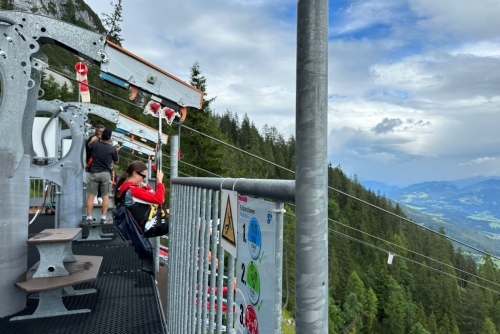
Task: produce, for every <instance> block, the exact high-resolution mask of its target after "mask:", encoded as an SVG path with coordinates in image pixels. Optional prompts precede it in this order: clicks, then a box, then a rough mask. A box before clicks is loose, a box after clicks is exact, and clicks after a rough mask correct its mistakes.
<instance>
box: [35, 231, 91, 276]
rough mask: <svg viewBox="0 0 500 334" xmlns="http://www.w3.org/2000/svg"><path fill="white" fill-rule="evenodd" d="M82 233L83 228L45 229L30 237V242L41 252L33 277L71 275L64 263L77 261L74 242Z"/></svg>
mask: <svg viewBox="0 0 500 334" xmlns="http://www.w3.org/2000/svg"><path fill="white" fill-rule="evenodd" d="M81 233H82V229H81V228H59V229H45V230H43V231H41V232H40V233H38V234H37V235H35V236H34V237H32V238H29V239H28V244H35V245H36V247H37V248H38V252H39V253H40V264H39V265H38V267H37V268H38V269H37V270H36V272H34V273H33V278H41V277H58V276H67V275H69V272H68V270H67V269H66V268H65V266H64V264H65V263H69V262H75V261H76V259H75V256H74V255H73V249H72V243H73V240H75V239H78V238H79V237H81Z"/></svg>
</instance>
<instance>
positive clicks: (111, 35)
mask: <svg viewBox="0 0 500 334" xmlns="http://www.w3.org/2000/svg"><path fill="white" fill-rule="evenodd" d="M111 5H112V6H113V13H112V14H111V15H108V14H106V13H102V15H103V16H104V26H105V27H106V28H107V38H108V39H109V40H110V41H111V42H113V43H115V44H118V45H120V46H121V45H122V42H123V40H124V39H123V38H122V36H121V35H120V33H121V32H122V28H121V27H120V23H121V22H122V21H123V18H122V0H118V2H117V3H116V4H113V3H111Z"/></svg>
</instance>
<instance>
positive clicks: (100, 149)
mask: <svg viewBox="0 0 500 334" xmlns="http://www.w3.org/2000/svg"><path fill="white" fill-rule="evenodd" d="M89 148H90V152H91V154H92V164H91V165H90V169H89V172H90V173H99V172H106V171H107V172H110V173H111V164H112V163H113V161H118V152H116V148H115V147H114V146H112V145H111V144H108V143H104V142H102V141H95V142H93V143H91V144H90V145H89Z"/></svg>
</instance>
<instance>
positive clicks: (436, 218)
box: [361, 176, 500, 254]
mask: <svg viewBox="0 0 500 334" xmlns="http://www.w3.org/2000/svg"><path fill="white" fill-rule="evenodd" d="M361 183H362V184H363V186H364V187H365V188H367V189H370V190H372V191H374V192H375V193H379V194H381V195H385V197H387V198H388V199H390V200H392V201H394V202H396V203H398V204H399V205H400V206H401V207H402V209H403V211H404V212H405V214H406V215H407V216H408V217H409V218H410V219H412V220H414V221H415V222H417V223H420V224H423V225H425V226H427V227H431V228H433V229H434V230H437V229H438V228H440V227H444V229H445V232H446V234H447V235H449V236H450V237H453V238H454V239H457V240H460V241H463V242H466V243H467V244H470V245H472V246H474V247H479V248H480V249H483V250H487V251H489V252H491V253H492V254H495V253H496V254H500V250H499V251H497V249H498V244H497V242H498V240H500V176H498V177H496V176H492V177H485V176H478V177H474V178H468V179H461V180H456V181H432V182H422V183H416V184H412V185H409V186H407V187H397V186H391V185H387V184H384V183H381V182H377V181H365V182H361Z"/></svg>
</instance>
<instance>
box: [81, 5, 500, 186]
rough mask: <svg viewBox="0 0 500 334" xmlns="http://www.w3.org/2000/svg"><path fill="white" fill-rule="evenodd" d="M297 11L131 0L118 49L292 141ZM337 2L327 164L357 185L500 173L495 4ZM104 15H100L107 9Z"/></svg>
mask: <svg viewBox="0 0 500 334" xmlns="http://www.w3.org/2000/svg"><path fill="white" fill-rule="evenodd" d="M87 2H88V3H89V4H90V5H91V6H92V8H94V6H98V7H99V8H101V7H104V5H103V2H101V1H100V0H89V1H87ZM104 3H105V2H104ZM296 5H297V3H296V1H292V0H273V1H270V0H260V1H251V0H240V1H238V0H218V1H208V2H207V1H201V0H192V1H187V2H186V1H180V0H169V1H160V0H154V1H147V2H144V1H139V0H127V1H126V2H124V3H123V9H124V12H123V17H124V22H123V26H122V28H123V30H122V33H123V37H124V38H125V43H124V47H125V48H126V49H128V50H130V51H131V52H133V53H136V54H137V55H139V56H141V57H143V58H144V59H146V60H148V61H150V62H152V63H154V64H155V65H158V66H159V67H161V68H163V69H164V70H166V71H167V72H170V73H172V74H173V75H176V76H178V77H179V78H181V79H183V80H186V81H187V80H188V79H189V69H190V67H191V66H192V65H193V63H194V62H195V61H197V62H199V64H200V69H201V71H202V74H203V75H205V77H206V79H207V93H208V97H209V98H211V97H217V98H216V100H215V102H214V103H213V105H212V106H213V108H214V109H215V111H216V112H220V113H222V112H225V111H226V110H230V111H231V112H233V113H238V115H240V116H243V114H245V113H246V114H248V116H249V118H250V119H251V120H252V121H253V122H254V123H255V124H256V126H257V127H258V128H259V129H261V128H262V126H263V125H264V124H268V125H269V126H275V127H276V128H277V129H278V130H279V131H280V132H282V133H284V134H285V135H286V136H288V135H291V134H294V132H295V130H294V126H295V73H296V53H297V51H296V35H297V32H296V22H295V20H296V17H295V15H296V13H295V11H296ZM341 5H342V4H340V3H330V8H331V11H330V13H329V16H330V24H331V29H330V32H329V34H330V39H329V69H328V71H329V72H328V73H329V83H328V94H329V104H328V124H329V127H328V129H329V138H328V143H329V148H328V150H329V157H330V161H331V162H332V163H333V164H334V165H337V164H340V165H341V166H342V168H343V169H344V171H346V172H347V173H348V174H350V175H352V174H357V175H358V176H359V178H360V179H361V180H367V179H375V180H378V181H385V182H388V183H393V184H394V183H396V182H398V183H401V184H403V183H406V184H408V183H409V182H418V181H426V180H439V179H458V178H464V177H468V176H476V175H481V174H483V175H492V174H495V173H496V174H497V175H498V174H500V159H494V160H493V158H494V157H497V156H498V153H497V151H498V147H499V146H500V139H497V137H498V135H497V133H498V130H497V128H498V124H500V113H498V110H500V89H499V87H500V72H499V71H498V68H500V51H499V50H500V39H499V38H498V31H500V20H498V17H500V2H499V1H498V0H482V1H480V2H470V0H453V1H452V0H442V1H434V0H411V1H409V2H408V3H405V2H396V1H393V0H378V1H374V0H372V1H370V0H353V1H349V2H347V3H346V5H345V6H346V7H339V6H341ZM105 8H106V9H101V10H97V12H98V13H101V12H102V11H107V12H111V9H112V7H111V6H109V4H108V5H107V6H105ZM240 119H241V117H240ZM486 157H490V158H492V160H487V159H486ZM479 162H481V163H479ZM459 165H460V168H457V166H459ZM495 169H496V170H495Z"/></svg>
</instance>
